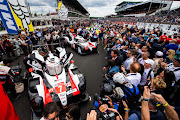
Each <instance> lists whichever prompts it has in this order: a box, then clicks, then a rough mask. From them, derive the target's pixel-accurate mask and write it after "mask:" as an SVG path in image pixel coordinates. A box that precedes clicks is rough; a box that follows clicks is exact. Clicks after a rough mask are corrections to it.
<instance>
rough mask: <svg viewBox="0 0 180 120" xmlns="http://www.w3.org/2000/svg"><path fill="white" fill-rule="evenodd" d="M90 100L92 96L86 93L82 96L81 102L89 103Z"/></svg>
mask: <svg viewBox="0 0 180 120" xmlns="http://www.w3.org/2000/svg"><path fill="white" fill-rule="evenodd" d="M89 99H90V96H89V94H88V93H87V92H86V93H84V94H83V95H82V96H81V98H80V100H81V101H82V102H85V101H88V100H89Z"/></svg>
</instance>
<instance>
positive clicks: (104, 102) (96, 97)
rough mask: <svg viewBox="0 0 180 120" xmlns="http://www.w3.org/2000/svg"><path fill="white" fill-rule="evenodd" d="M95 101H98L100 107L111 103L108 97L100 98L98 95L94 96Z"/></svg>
mask: <svg viewBox="0 0 180 120" xmlns="http://www.w3.org/2000/svg"><path fill="white" fill-rule="evenodd" d="M94 100H95V101H98V102H99V104H100V105H102V104H108V102H109V101H110V100H109V99H108V98H107V97H100V96H99V95H98V94H97V93H95V94H94Z"/></svg>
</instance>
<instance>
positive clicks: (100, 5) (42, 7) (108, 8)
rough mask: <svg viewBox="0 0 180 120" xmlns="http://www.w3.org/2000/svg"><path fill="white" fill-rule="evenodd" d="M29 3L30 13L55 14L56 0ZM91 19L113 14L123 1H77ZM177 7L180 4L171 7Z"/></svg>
mask: <svg viewBox="0 0 180 120" xmlns="http://www.w3.org/2000/svg"><path fill="white" fill-rule="evenodd" d="M27 1H28V2H29V3H30V7H31V12H33V13H34V12H37V13H44V14H45V13H49V11H50V12H55V9H56V8H55V5H56V4H57V3H56V0H27ZM78 1H79V3H80V4H82V6H84V8H85V9H86V10H87V11H88V12H89V13H90V16H92V17H103V16H106V15H109V14H115V7H116V5H117V4H119V3H121V2H122V1H124V0H78ZM126 1H147V0H126ZM177 5H178V6H179V5H180V4H175V5H172V8H173V7H174V6H177Z"/></svg>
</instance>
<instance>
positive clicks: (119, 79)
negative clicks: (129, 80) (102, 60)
mask: <svg viewBox="0 0 180 120" xmlns="http://www.w3.org/2000/svg"><path fill="white" fill-rule="evenodd" d="M113 81H114V82H116V83H120V84H123V83H124V82H125V81H126V79H125V75H124V74H123V73H120V72H118V73H116V74H114V76H113Z"/></svg>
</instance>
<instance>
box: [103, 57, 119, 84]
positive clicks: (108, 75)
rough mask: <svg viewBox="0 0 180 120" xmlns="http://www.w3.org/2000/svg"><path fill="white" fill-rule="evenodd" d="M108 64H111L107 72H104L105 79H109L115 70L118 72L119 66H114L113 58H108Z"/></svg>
mask: <svg viewBox="0 0 180 120" xmlns="http://www.w3.org/2000/svg"><path fill="white" fill-rule="evenodd" d="M108 64H109V65H110V66H111V68H110V70H109V72H108V74H105V78H106V80H107V81H110V80H111V79H112V77H113V75H114V74H115V73H117V72H120V70H119V67H118V66H116V63H115V61H114V60H109V63H108Z"/></svg>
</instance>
